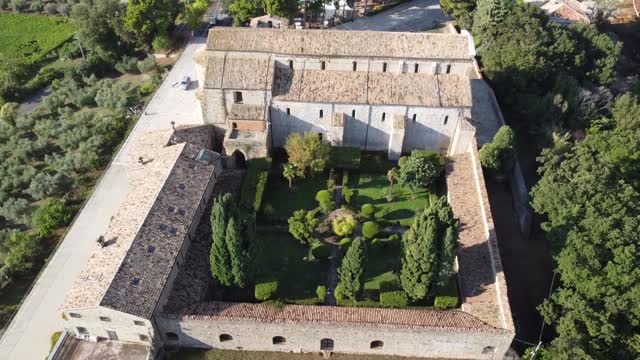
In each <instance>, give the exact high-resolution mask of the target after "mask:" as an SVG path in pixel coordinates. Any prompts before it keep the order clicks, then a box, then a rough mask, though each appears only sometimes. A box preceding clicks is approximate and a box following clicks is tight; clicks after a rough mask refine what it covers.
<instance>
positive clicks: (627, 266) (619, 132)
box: [532, 97, 640, 360]
mask: <svg viewBox="0 0 640 360" xmlns="http://www.w3.org/2000/svg"><path fill="white" fill-rule="evenodd" d="M621 103H625V104H624V105H625V107H631V108H633V107H634V104H632V100H631V98H629V97H625V98H624V99H623V102H621ZM635 105H637V103H636V104H635ZM625 115H627V114H626V113H621V112H619V111H616V112H614V115H613V119H612V120H613V121H610V122H608V123H605V126H594V127H593V128H592V129H591V130H590V131H589V132H588V133H587V136H586V137H585V139H584V140H583V141H581V142H579V143H577V144H571V143H569V142H568V141H567V140H566V139H567V138H560V139H558V141H557V142H556V144H555V145H554V146H553V147H552V148H549V149H546V150H544V151H543V152H542V155H541V156H540V158H539V161H540V163H541V167H540V169H539V173H540V175H541V179H540V181H539V183H538V184H537V185H536V186H535V187H534V189H533V191H532V206H533V208H534V210H535V211H536V212H538V213H539V214H542V215H545V216H546V218H547V221H546V222H544V223H543V224H542V227H543V229H544V230H545V231H546V232H547V237H548V239H549V240H550V241H551V243H552V246H553V249H554V252H555V260H556V263H557V272H558V273H559V275H560V281H561V282H560V286H559V287H558V289H556V290H555V291H554V292H553V294H552V295H551V297H550V298H549V299H548V300H546V301H545V302H544V303H543V305H542V306H541V307H540V311H541V313H542V315H543V317H544V320H545V322H546V323H548V324H551V325H553V326H555V329H556V332H557V333H558V337H557V338H556V339H555V340H554V341H553V342H552V343H551V344H550V346H549V347H548V349H547V350H548V352H549V355H550V356H549V358H551V359H559V360H565V359H589V360H601V359H602V360H604V359H637V358H639V357H640V346H638V344H640V342H639V340H640V339H639V338H638V334H640V267H638V266H637V264H638V259H639V255H638V254H640V241H639V239H640V238H639V236H638V229H639V228H640V208H639V207H638V204H639V203H640V202H639V201H640V193H639V191H638V189H639V187H640V180H639V179H640V131H639V130H638V129H637V128H635V127H627V126H626V125H627V124H629V123H630V122H631V123H633V122H634V121H633V120H630V119H625ZM636 121H637V120H636ZM611 124H613V125H614V126H613V127H611ZM615 125H619V126H615Z"/></svg>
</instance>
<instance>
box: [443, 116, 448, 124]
mask: <svg viewBox="0 0 640 360" xmlns="http://www.w3.org/2000/svg"><path fill="white" fill-rule="evenodd" d="M448 122H449V115H445V117H444V123H443V125H447V123H448Z"/></svg>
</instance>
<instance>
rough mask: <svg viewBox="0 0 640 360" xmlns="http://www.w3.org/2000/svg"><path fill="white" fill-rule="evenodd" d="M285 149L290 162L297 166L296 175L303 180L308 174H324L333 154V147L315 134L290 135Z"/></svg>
mask: <svg viewBox="0 0 640 360" xmlns="http://www.w3.org/2000/svg"><path fill="white" fill-rule="evenodd" d="M284 148H285V150H287V155H288V156H289V162H290V163H293V164H294V165H295V166H296V169H297V171H296V175H297V176H298V177H299V178H301V179H304V177H305V176H306V175H307V174H309V175H314V174H317V173H320V172H322V171H323V170H324V168H325V166H326V165H327V161H329V154H330V153H331V147H330V146H329V145H328V144H325V143H323V142H322V140H320V138H319V137H318V134H316V133H313V132H306V133H304V134H299V133H293V134H291V135H289V137H288V138H287V143H286V144H285V145H284Z"/></svg>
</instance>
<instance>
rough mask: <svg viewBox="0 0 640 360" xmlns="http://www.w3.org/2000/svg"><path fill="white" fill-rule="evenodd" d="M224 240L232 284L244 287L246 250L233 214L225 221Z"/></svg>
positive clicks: (245, 282) (245, 279)
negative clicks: (227, 252) (229, 261)
mask: <svg viewBox="0 0 640 360" xmlns="http://www.w3.org/2000/svg"><path fill="white" fill-rule="evenodd" d="M225 242H226V245H227V249H228V251H229V258H230V260H231V274H232V275H233V284H234V285H236V286H238V287H241V288H242V287H245V286H247V266H246V265H247V264H246V262H245V260H246V258H245V256H246V255H247V252H246V251H245V250H244V249H243V244H242V243H243V241H242V237H241V232H240V228H239V224H238V222H237V221H236V219H235V217H233V216H231V217H230V218H229V222H228V223H227V231H226V235H225Z"/></svg>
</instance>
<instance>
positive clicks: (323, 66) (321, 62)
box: [320, 60, 325, 70]
mask: <svg viewBox="0 0 640 360" xmlns="http://www.w3.org/2000/svg"><path fill="white" fill-rule="evenodd" d="M320 69H322V70H324V69H325V62H324V60H323V61H320Z"/></svg>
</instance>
